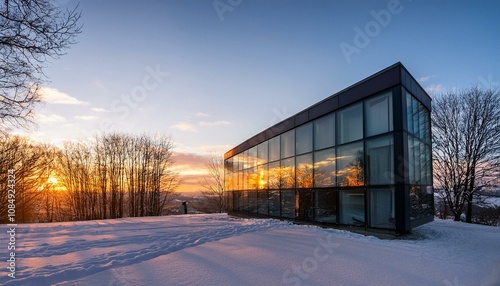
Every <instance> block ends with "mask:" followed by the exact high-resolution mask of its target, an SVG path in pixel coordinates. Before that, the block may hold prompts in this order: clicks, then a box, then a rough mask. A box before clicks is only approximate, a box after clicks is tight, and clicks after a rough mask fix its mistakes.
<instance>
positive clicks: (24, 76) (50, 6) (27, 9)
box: [0, 0, 81, 129]
mask: <svg viewBox="0 0 500 286" xmlns="http://www.w3.org/2000/svg"><path fill="white" fill-rule="evenodd" d="M79 19H80V12H78V11H77V7H76V8H75V9H73V10H67V11H65V12H61V11H60V10H59V9H58V8H56V6H55V5H54V2H53V1H50V0H36V1H35V0H5V1H1V3H0V124H2V125H3V126H2V127H3V128H2V129H5V128H7V127H8V126H16V127H23V126H24V125H25V124H26V123H31V122H32V115H33V108H34V106H35V105H36V104H37V103H38V102H39V101H40V94H39V86H40V84H41V83H42V82H43V80H44V78H45V76H44V74H43V69H44V68H45V66H46V63H47V59H48V58H54V59H57V58H59V57H60V56H61V55H63V54H64V53H65V51H66V50H67V49H68V48H69V47H70V46H71V45H72V44H74V43H75V40H74V39H75V36H76V35H77V34H79V33H80V31H81V26H80V25H79V24H78V20H79Z"/></svg>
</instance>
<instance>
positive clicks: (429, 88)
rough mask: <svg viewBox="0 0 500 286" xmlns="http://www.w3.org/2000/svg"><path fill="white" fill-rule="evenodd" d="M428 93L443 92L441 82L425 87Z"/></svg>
mask: <svg viewBox="0 0 500 286" xmlns="http://www.w3.org/2000/svg"><path fill="white" fill-rule="evenodd" d="M425 91H427V93H429V94H440V93H443V92H444V87H443V85H441V84H431V85H429V86H427V87H426V88H425Z"/></svg>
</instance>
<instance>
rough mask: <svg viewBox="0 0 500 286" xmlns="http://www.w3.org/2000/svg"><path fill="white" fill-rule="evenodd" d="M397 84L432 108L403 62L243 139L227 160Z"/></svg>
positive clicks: (229, 152) (227, 156)
mask: <svg viewBox="0 0 500 286" xmlns="http://www.w3.org/2000/svg"><path fill="white" fill-rule="evenodd" d="M398 84H401V85H403V86H404V87H405V88H406V89H408V90H409V91H410V92H411V93H412V94H415V96H416V97H417V98H418V99H419V100H420V101H421V102H422V103H423V104H424V105H425V106H426V107H428V108H429V110H430V105H431V98H430V97H429V95H428V94H427V93H426V92H425V90H424V89H423V88H422V86H420V84H419V83H418V82H417V81H416V79H415V78H414V77H413V76H412V75H411V74H410V73H409V72H408V70H407V69H406V68H405V67H404V65H403V64H402V63H401V62H397V63H395V64H393V65H391V66H389V67H386V68H384V69H382V70H380V71H378V72H376V73H374V74H372V75H370V76H368V77H366V78H364V79H362V80H360V81H358V82H356V83H354V84H352V85H350V86H348V87H346V88H344V89H342V90H340V91H338V92H336V93H334V94H333V95H330V96H328V97H327V98H325V99H323V100H321V101H319V102H317V103H315V104H313V105H311V106H309V107H307V108H305V109H304V110H301V111H300V112H298V113H296V114H294V115H292V116H290V117H288V118H286V119H285V120H282V121H280V122H278V123H276V124H274V125H273V126H270V127H268V128H266V129H265V130H263V131H261V132H259V133H257V134H256V135H254V136H252V137H250V138H249V139H247V140H245V141H243V142H242V143H240V144H239V145H237V146H235V147H234V148H232V149H231V150H229V151H227V152H226V153H225V154H224V160H225V159H228V158H230V157H232V156H234V155H236V154H238V153H240V152H241V151H243V150H246V149H248V148H251V147H253V146H256V145H258V144H260V143H261V142H264V141H265V140H268V139H270V138H273V137H275V136H277V135H279V134H281V133H283V132H286V131H288V130H291V129H293V128H295V127H297V126H299V125H302V124H304V123H306V122H309V121H311V120H314V119H316V118H318V117H321V116H323V115H325V114H327V113H330V112H333V111H335V110H337V109H340V108H342V107H344V106H347V105H349V104H352V103H355V102H357V101H360V100H362V99H363V98H365V97H366V96H368V95H370V94H374V93H377V92H381V91H383V90H385V89H388V88H391V87H393V86H396V85H398Z"/></svg>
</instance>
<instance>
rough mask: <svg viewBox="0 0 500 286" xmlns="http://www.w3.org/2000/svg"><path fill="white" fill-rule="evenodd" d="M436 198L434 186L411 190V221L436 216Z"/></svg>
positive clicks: (412, 188)
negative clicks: (434, 206)
mask: <svg viewBox="0 0 500 286" xmlns="http://www.w3.org/2000/svg"><path fill="white" fill-rule="evenodd" d="M433 205H434V196H433V191H432V186H428V187H426V188H420V187H416V186H414V187H411V189H410V220H414V219H419V218H423V217H429V216H432V215H433V214H434V208H433Z"/></svg>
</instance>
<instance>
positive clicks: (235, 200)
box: [232, 192, 241, 211]
mask: <svg viewBox="0 0 500 286" xmlns="http://www.w3.org/2000/svg"><path fill="white" fill-rule="evenodd" d="M232 194H233V204H232V205H233V210H234V211H239V210H240V200H241V192H232Z"/></svg>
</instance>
